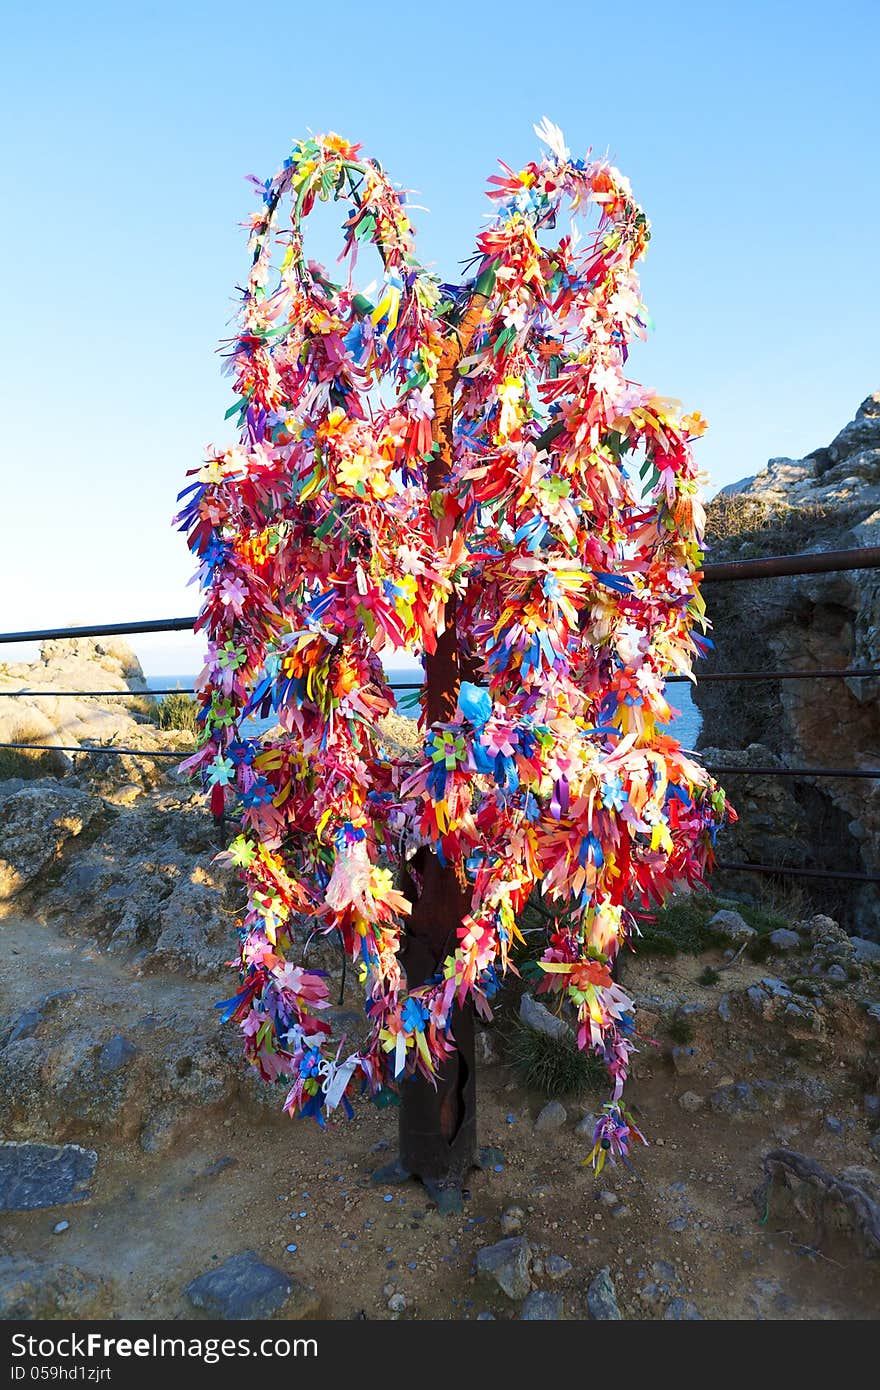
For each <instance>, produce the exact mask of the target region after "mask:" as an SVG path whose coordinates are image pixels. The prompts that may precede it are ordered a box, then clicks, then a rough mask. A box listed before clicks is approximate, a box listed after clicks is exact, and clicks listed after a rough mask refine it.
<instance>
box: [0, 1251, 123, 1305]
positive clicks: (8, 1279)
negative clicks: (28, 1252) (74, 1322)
mask: <svg viewBox="0 0 880 1390" xmlns="http://www.w3.org/2000/svg"><path fill="white" fill-rule="evenodd" d="M111 1311H112V1306H111V1290H110V1288H109V1287H108V1286H107V1285H106V1284H105V1282H104V1281H103V1280H102V1279H97V1278H95V1277H94V1276H93V1275H90V1274H86V1273H84V1272H83V1271H82V1270H81V1269H77V1268H76V1267H75V1266H68V1265H63V1264H54V1263H48V1264H40V1263H39V1262H38V1261H36V1260H32V1259H28V1258H27V1257H26V1256H24V1255H0V1321H22V1320H25V1319H27V1320H40V1321H42V1320H44V1319H47V1318H51V1319H54V1318H100V1317H102V1316H103V1317H107V1316H109V1314H110V1312H111Z"/></svg>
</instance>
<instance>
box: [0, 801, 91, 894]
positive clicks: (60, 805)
mask: <svg viewBox="0 0 880 1390" xmlns="http://www.w3.org/2000/svg"><path fill="white" fill-rule="evenodd" d="M102 810H103V806H102V803H101V801H100V799H99V798H98V797H95V796H90V795H89V794H88V793H87V792H84V791H81V790H80V789H79V788H77V787H73V786H69V785H68V784H67V783H65V782H50V781H39V782H32V783H30V784H28V785H26V786H23V787H22V788H21V789H20V790H19V791H17V792H15V793H13V795H12V796H8V797H5V798H4V799H3V800H2V801H0V904H2V903H3V902H8V901H9V899H10V898H13V897H15V895H16V894H18V893H20V892H21V890H22V889H23V888H25V887H26V886H28V885H31V884H33V883H35V881H36V880H38V879H39V877H40V876H41V875H42V874H44V873H45V871H46V870H47V869H48V868H49V867H50V866H51V865H52V864H53V862H54V861H55V859H56V858H57V856H58V855H59V853H60V852H61V850H62V849H63V848H64V847H65V845H66V844H67V842H68V841H69V840H72V839H75V838H76V836H77V835H80V834H82V832H83V830H85V829H86V828H87V827H88V826H90V825H92V823H93V822H95V821H97V820H98V819H99V818H100V816H101V813H102Z"/></svg>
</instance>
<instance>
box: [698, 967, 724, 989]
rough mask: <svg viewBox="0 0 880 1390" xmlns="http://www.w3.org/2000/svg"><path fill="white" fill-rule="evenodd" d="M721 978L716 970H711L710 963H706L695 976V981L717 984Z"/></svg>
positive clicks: (704, 983) (702, 983) (703, 983)
mask: <svg viewBox="0 0 880 1390" xmlns="http://www.w3.org/2000/svg"><path fill="white" fill-rule="evenodd" d="M720 979H721V976H720V975H719V973H718V971H717V970H713V969H712V967H711V965H707V966H706V967H705V969H703V970H701V971H700V973H699V975H698V976H697V983H698V984H701V985H717V983H718V981H719V980H720Z"/></svg>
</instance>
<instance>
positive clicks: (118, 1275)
mask: <svg viewBox="0 0 880 1390" xmlns="http://www.w3.org/2000/svg"><path fill="white" fill-rule="evenodd" d="M3 932H4V937H5V949H4V952H3V955H2V958H0V990H2V994H3V1001H4V1005H5V1007H6V1008H8V1007H10V1006H11V1005H13V1004H14V1003H15V1002H16V1001H20V1002H23V1001H24V1000H25V998H26V994H27V989H26V984H25V981H26V977H27V976H29V977H30V980H29V987H30V989H31V991H32V988H33V974H32V973H31V971H32V968H33V960H34V957H38V958H39V960H40V969H41V971H42V976H43V981H44V983H45V988H46V989H47V990H49V989H52V988H57V987H59V986H60V984H61V983H64V984H70V983H74V984H76V983H77V981H78V980H80V979H83V980H85V979H86V978H88V980H89V982H90V985H91V986H92V987H93V986H94V984H95V975H96V972H97V973H98V975H99V977H100V975H101V974H102V973H103V974H104V975H105V976H106V983H107V985H108V987H113V988H115V989H120V988H125V989H129V990H131V992H132V993H131V998H132V1003H133V1005H134V1003H135V1001H136V1004H137V1008H138V1009H139V1010H143V1009H144V1008H146V1007H149V1004H150V998H151V995H153V994H155V996H156V997H157V998H158V997H159V994H160V992H161V994H162V998H163V1000H164V1001H165V1002H166V1003H167V998H168V995H167V991H168V988H169V981H168V979H167V978H161V979H157V978H151V977H150V976H143V977H141V978H139V979H132V978H131V977H130V976H127V975H126V972H125V969H124V967H123V966H121V965H119V964H118V963H117V961H115V960H113V959H112V958H109V957H107V956H106V954H105V953H103V952H101V951H100V950H97V949H92V950H87V949H84V947H83V944H82V943H81V942H76V941H74V940H72V939H69V938H64V937H59V936H57V935H56V934H53V933H52V932H50V931H48V930H47V929H46V928H43V927H39V926H37V924H35V923H27V922H22V921H14V920H8V921H7V922H5V923H4V924H3ZM703 963H704V962H702V961H694V960H693V959H689V960H684V961H676V962H671V963H666V962H664V963H662V965H661V966H660V967H659V968H658V966H657V964H656V963H648V962H643V963H641V964H639V965H638V966H635V967H631V968H630V969H631V974H630V978H629V980H628V984H629V985H630V986H631V987H634V988H637V989H642V990H650V991H652V992H653V993H654V994H655V995H660V994H662V993H663V991H664V990H669V991H670V993H671V994H674V995H676V996H677V997H679V998H681V997H682V996H683V995H686V991H687V989H688V988H690V987H691V986H692V987H693V990H694V991H695V997H701V998H705V991H703V992H702V994H701V993H700V991H701V987H700V986H698V985H697V984H696V975H697V973H698V971H699V969H700V968H701V966H702V964H703ZM28 967H30V968H28ZM741 969H742V971H744V972H745V976H746V977H747V976H748V974H749V972H751V971H755V972H756V973H757V974H761V973H764V974H766V967H752V966H744V967H742V968H741ZM743 982H744V981H742V980H740V981H739V982H738V983H739V984H740V985H742V983H743ZM177 988H178V989H179V990H180V991H181V999H180V1002H181V1004H184V1003H185V1004H186V1005H188V1006H189V1007H190V1008H193V1009H198V1008H203V1009H204V1010H205V1013H206V1018H210V1010H211V1004H212V1003H213V1000H214V998H215V997H218V995H217V990H216V987H213V986H211V985H199V984H194V983H193V984H184V983H180V984H179V985H178V986H177ZM352 1002H354V997H353V996H352ZM716 1084H717V1083H716ZM689 1089H697V1090H703V1091H705V1089H706V1083H705V1081H703V1083H702V1085H700V1084H699V1083H698V1081H696V1080H694V1079H693V1078H684V1077H681V1076H678V1075H676V1074H675V1072H674V1071H673V1069H672V1067H671V1065H670V1064H669V1063H668V1062H667V1061H666V1060H664V1059H663V1058H662V1057H661V1056H660V1055H659V1053H656V1054H653V1055H649V1056H646V1057H645V1058H644V1059H643V1060H642V1062H641V1065H640V1067H639V1068H638V1070H637V1075H636V1077H635V1078H634V1080H633V1082H632V1084H631V1086H630V1090H629V1102H630V1104H631V1105H632V1106H633V1107H635V1108H637V1111H638V1114H639V1117H640V1121H641V1122H642V1123H643V1124H644V1127H645V1129H646V1132H647V1134H648V1136H649V1138H650V1140H651V1145H650V1147H649V1148H646V1149H645V1148H638V1150H637V1151H636V1153H635V1156H634V1162H633V1166H632V1170H631V1171H629V1172H628V1171H626V1170H625V1169H623V1168H617V1169H612V1170H610V1171H609V1172H606V1174H604V1175H603V1176H602V1177H601V1178H600V1179H598V1180H597V1179H596V1178H594V1177H593V1175H592V1173H591V1171H590V1170H589V1169H588V1168H586V1167H584V1166H583V1164H582V1160H583V1158H584V1157H585V1154H586V1151H587V1148H588V1144H587V1142H586V1141H585V1140H583V1139H581V1138H579V1137H578V1136H577V1135H576V1134H575V1133H574V1122H575V1121H576V1120H577V1119H578V1118H579V1116H580V1115H581V1114H582V1113H583V1112H584V1111H585V1110H587V1109H594V1108H596V1102H595V1101H594V1102H593V1104H592V1105H590V1104H589V1098H587V1100H586V1101H584V1102H581V1103H574V1102H567V1106H568V1110H569V1122H568V1124H567V1125H566V1126H564V1127H563V1128H562V1129H561V1130H559V1131H557V1132H556V1133H554V1134H544V1133H536V1132H535V1129H534V1118H535V1116H536V1114H537V1112H538V1111H539V1109H540V1107H541V1106H542V1104H543V1103H544V1099H545V1098H543V1097H539V1096H537V1095H533V1094H529V1093H528V1092H527V1091H526V1090H524V1089H523V1087H522V1086H521V1085H520V1084H519V1082H518V1081H517V1080H516V1079H515V1078H514V1077H513V1076H512V1075H511V1073H510V1072H509V1071H508V1069H507V1067H506V1066H505V1065H503V1064H500V1065H494V1066H490V1067H486V1068H484V1069H483V1071H482V1072H481V1075H480V1080H479V1108H480V1141H481V1143H483V1144H493V1145H497V1146H499V1147H500V1148H501V1149H502V1150H503V1153H504V1162H503V1165H499V1166H500V1168H501V1171H495V1170H494V1168H493V1169H490V1170H489V1171H487V1172H476V1171H475V1172H474V1174H473V1177H472V1180H471V1182H470V1187H469V1190H468V1194H467V1199H466V1201H465V1207H464V1212H463V1213H462V1215H461V1216H451V1217H450V1216H446V1217H441V1216H439V1215H438V1214H437V1213H436V1211H435V1210H434V1209H433V1207H432V1206H431V1205H430V1203H429V1202H428V1201H427V1199H426V1197H425V1194H424V1193H423V1191H422V1189H421V1188H420V1187H419V1186H418V1185H416V1184H414V1183H410V1184H407V1185H405V1186H403V1187H398V1188H390V1187H389V1188H381V1187H380V1188H376V1187H375V1186H373V1185H371V1183H370V1179H369V1174H370V1172H371V1171H372V1169H373V1168H374V1167H375V1166H376V1165H377V1164H380V1163H383V1162H385V1161H387V1159H388V1158H389V1157H391V1156H393V1152H394V1140H395V1132H396V1114H395V1112H394V1111H388V1110H385V1111H378V1110H376V1109H375V1108H374V1107H373V1106H371V1105H369V1104H368V1103H364V1104H361V1105H359V1106H358V1107H357V1113H356V1116H355V1118H354V1120H352V1121H343V1122H341V1123H339V1124H334V1125H333V1126H332V1128H331V1130H330V1131H329V1132H328V1133H322V1132H321V1131H320V1130H319V1129H318V1128H317V1126H314V1125H312V1124H309V1123H303V1122H291V1121H290V1120H288V1119H287V1118H286V1117H284V1116H283V1115H281V1114H280V1113H278V1114H274V1113H273V1112H271V1111H269V1110H266V1109H263V1108H261V1107H257V1106H253V1105H249V1104H245V1103H242V1104H241V1105H237V1106H235V1107H234V1108H230V1110H229V1112H228V1113H217V1112H216V1111H209V1110H202V1111H194V1113H193V1114H192V1116H191V1121H190V1120H189V1119H188V1121H187V1125H186V1127H185V1129H184V1131H183V1133H182V1134H181V1135H180V1136H179V1137H178V1139H177V1140H176V1142H175V1144H174V1147H173V1148H172V1149H171V1150H170V1151H168V1152H165V1153H162V1154H152V1155H150V1154H145V1153H144V1152H142V1151H141V1149H140V1147H139V1146H138V1145H137V1144H132V1145H126V1146H122V1147H117V1148H114V1146H113V1145H112V1143H111V1142H110V1141H109V1138H108V1135H107V1134H103V1135H97V1136H96V1137H95V1141H94V1147H95V1148H96V1149H97V1150H98V1153H99V1163H98V1168H97V1172H96V1180H95V1183H94V1188H93V1197H92V1200H91V1201H90V1202H89V1203H87V1204H83V1205H78V1206H71V1207H68V1208H65V1209H64V1210H63V1211H62V1210H60V1209H58V1208H55V1209H53V1210H51V1211H42V1212H33V1213H21V1214H13V1215H8V1216H6V1217H5V1218H4V1222H3V1228H2V1235H0V1244H2V1246H4V1247H5V1248H6V1250H7V1251H16V1252H18V1251H21V1252H25V1253H27V1254H29V1255H31V1256H34V1257H36V1258H38V1259H41V1260H43V1259H47V1258H49V1257H51V1258H52V1259H54V1260H63V1262H64V1263H65V1264H71V1265H75V1266H77V1267H79V1268H80V1269H82V1270H83V1271H85V1272H87V1273H90V1274H93V1275H96V1276H100V1277H101V1278H103V1279H105V1280H107V1281H109V1284H108V1297H109V1300H110V1306H111V1307H112V1309H113V1311H114V1312H115V1314H116V1315H118V1316H119V1317H122V1318H130V1317H138V1316H148V1317H171V1318H186V1317H191V1316H192V1315H193V1313H192V1309H191V1306H190V1305H189V1303H188V1301H187V1300H186V1298H185V1297H184V1294H183V1289H184V1287H185V1285H186V1284H187V1282H188V1281H189V1280H190V1279H192V1278H193V1277H195V1276H196V1275H199V1274H201V1273H203V1272H204V1271H205V1270H207V1269H209V1268H211V1267H212V1266H213V1265H215V1264H217V1263H220V1262H221V1261H223V1260H224V1259H225V1258H227V1257H228V1256H229V1255H231V1254H234V1253H236V1252H239V1251H242V1250H246V1249H253V1250H255V1251H257V1252H258V1254H259V1255H260V1256H262V1257H263V1258H264V1259H266V1260H267V1261H269V1262H270V1263H272V1264H275V1265H277V1266H278V1267H280V1268H282V1269H285V1270H289V1271H290V1273H292V1274H295V1275H296V1276H297V1277H298V1278H300V1279H302V1280H303V1281H305V1282H306V1283H308V1284H311V1285H314V1287H315V1288H316V1289H317V1290H318V1292H319V1294H320V1296H321V1300H322V1302H321V1316H322V1317H324V1318H328V1319H351V1318H356V1317H363V1316H366V1317H367V1318H391V1317H393V1316H394V1314H392V1313H391V1312H390V1311H389V1310H388V1307H387V1304H388V1299H389V1297H390V1295H391V1294H392V1293H394V1292H400V1293H402V1294H403V1295H404V1297H405V1299H406V1305H407V1306H406V1311H405V1312H404V1313H403V1314H402V1316H404V1317H415V1318H440V1319H462V1318H473V1317H476V1316H477V1314H478V1313H479V1312H481V1311H491V1312H493V1313H494V1314H495V1316H496V1317H499V1318H503V1317H508V1318H509V1317H516V1316H517V1315H518V1305H515V1304H512V1303H511V1302H510V1301H509V1300H507V1299H506V1297H505V1295H503V1294H502V1293H500V1292H499V1291H498V1290H497V1289H495V1288H494V1286H493V1285H490V1284H487V1283H486V1282H485V1281H484V1280H483V1279H482V1278H481V1279H480V1280H479V1281H477V1279H476V1278H475V1276H474V1274H473V1260H474V1256H475V1252H476V1251H477V1249H478V1248H479V1247H480V1246H481V1245H485V1244H490V1243H492V1242H494V1241H496V1240H498V1239H499V1238H500V1237H501V1228H500V1224H499V1222H500V1216H501V1213H502V1212H503V1211H504V1209H505V1208H506V1207H508V1206H509V1205H510V1204H512V1203H516V1204H518V1205H519V1206H521V1207H522V1208H523V1209H524V1211H525V1226H524V1229H525V1232H526V1234H527V1236H528V1238H529V1240H530V1242H531V1243H532V1245H533V1247H534V1248H535V1249H536V1251H537V1253H538V1257H539V1258H541V1257H542V1255H546V1254H549V1253H556V1254H559V1255H563V1256H565V1258H566V1259H568V1260H569V1261H570V1262H571V1266H572V1268H571V1271H570V1273H569V1274H567V1275H566V1277H565V1278H564V1279H562V1280H560V1281H559V1282H558V1283H556V1284H552V1283H551V1281H550V1280H549V1278H547V1277H546V1276H544V1277H538V1278H536V1279H535V1284H536V1286H539V1287H547V1288H553V1289H554V1290H555V1291H556V1292H559V1293H561V1294H562V1295H563V1298H564V1306H565V1315H566V1316H567V1317H569V1318H584V1317H585V1316H586V1305H585V1301H584V1294H585V1291H586V1288H587V1286H588V1284H589V1282H590V1280H591V1278H592V1276H593V1275H594V1274H595V1273H596V1271H597V1270H598V1269H600V1268H601V1267H602V1266H605V1265H608V1266H610V1269H611V1271H612V1276H613V1278H614V1281H615V1284H616V1287H617V1293H618V1299H619V1302H620V1306H621V1309H622V1311H623V1314H624V1316H625V1317H628V1318H657V1317H662V1316H663V1312H664V1308H665V1307H666V1306H667V1305H668V1302H669V1300H670V1298H671V1297H673V1296H675V1295H679V1296H681V1297H684V1298H687V1299H689V1300H691V1301H692V1302H693V1303H694V1304H695V1305H696V1306H697V1308H698V1309H699V1312H700V1313H701V1315H702V1316H703V1317H704V1318H728V1319H754V1318H759V1317H761V1318H769V1319H778V1318H783V1319H790V1318H833V1319H837V1318H842V1319H848V1318H872V1317H876V1315H877V1313H878V1310H880V1260H874V1261H868V1260H866V1259H865V1258H864V1256H863V1254H862V1251H861V1248H860V1246H859V1245H858V1243H857V1241H856V1240H855V1239H854V1238H853V1237H852V1236H851V1235H850V1234H847V1233H844V1232H841V1231H836V1230H835V1229H834V1228H833V1227H829V1229H826V1230H824V1231H823V1232H821V1233H819V1234H817V1232H816V1231H815V1230H814V1229H811V1228H810V1226H809V1224H807V1223H805V1222H804V1221H803V1220H802V1219H801V1218H800V1217H797V1216H795V1217H794V1219H792V1214H791V1210H790V1208H788V1209H787V1211H782V1210H780V1212H779V1215H778V1216H777V1214H776V1213H775V1212H774V1204H771V1208H770V1215H769V1219H768V1220H767V1222H766V1224H761V1223H760V1221H759V1219H758V1214H757V1212H756V1209H755V1206H754V1204H753V1201H752V1198H751V1194H752V1192H753V1190H754V1188H755V1187H756V1186H757V1185H758V1183H759V1181H760V1178H761V1159H762V1156H763V1154H764V1152H766V1150H767V1149H768V1148H770V1147H773V1146H775V1145H776V1144H778V1143H779V1142H780V1141H784V1142H786V1143H788V1144H790V1145H791V1146H792V1147H795V1148H798V1149H801V1150H802V1151H804V1152H807V1153H810V1154H812V1155H813V1156H814V1157H816V1158H817V1159H819V1160H820V1161H821V1162H826V1163H828V1164H829V1165H830V1166H832V1167H834V1168H835V1169H837V1170H839V1169H840V1168H841V1167H842V1166H844V1165H845V1164H846V1163H862V1164H865V1163H868V1164H873V1166H874V1168H875V1171H876V1167H877V1165H876V1161H875V1160H873V1159H872V1157H871V1154H870V1152H869V1151H868V1149H867V1137H868V1136H867V1129H866V1126H865V1125H864V1123H863V1122H862V1121H861V1120H859V1119H857V1118H855V1119H853V1123H852V1125H851V1126H850V1127H849V1128H847V1129H846V1131H845V1133H844V1134H843V1135H842V1136H840V1137H837V1136H835V1135H833V1134H831V1133H830V1132H828V1130H827V1128H826V1126H825V1124H824V1114H819V1113H816V1114H813V1113H810V1109H809V1106H808V1105H805V1106H804V1107H802V1108H799V1109H795V1110H791V1109H789V1110H787V1111H785V1112H780V1113H776V1114H772V1115H770V1116H763V1115H753V1116H749V1117H747V1118H746V1119H744V1120H738V1121H731V1120H729V1119H726V1118H724V1117H719V1116H715V1115H713V1114H712V1113H711V1112H710V1111H709V1108H708V1106H705V1107H704V1108H703V1109H701V1110H699V1111H698V1112H696V1113H693V1114H692V1113H688V1112H687V1111H685V1110H683V1109H682V1107H681V1106H680V1105H679V1104H678V1097H679V1096H680V1095H681V1094H682V1093H683V1092H684V1091H686V1090H689ZM839 1113H841V1114H844V1115H851V1116H854V1117H856V1116H857V1115H858V1092H857V1089H856V1088H855V1087H854V1084H853V1080H852V1078H850V1077H848V1076H844V1075H843V1073H841V1081H840V1107H839ZM18 1137H20V1136H18ZM608 1190H612V1191H613V1192H615V1193H616V1194H617V1195H618V1198H619V1199H620V1201H619V1204H618V1209H617V1212H618V1214H613V1213H612V1204H610V1203H608V1199H607V1198H605V1199H601V1200H600V1194H601V1193H602V1192H603V1191H604V1192H607V1191H608ZM606 1203H607V1204H606ZM620 1206H622V1207H623V1210H622V1211H620V1210H619V1207H620ZM61 1217H64V1218H67V1219H68V1220H69V1222H70V1226H69V1229H68V1230H66V1231H65V1232H64V1233H63V1234H59V1235H54V1234H53V1233H52V1228H53V1226H54V1224H55V1223H56V1222H57V1221H58V1220H59V1219H60V1218H61ZM289 1245H296V1247H297V1248H296V1250H295V1251H288V1249H287V1247H288V1246H289ZM657 1262H664V1264H665V1265H666V1266H671V1267H672V1268H671V1269H668V1268H664V1267H663V1265H660V1266H657ZM655 1266H656V1267H655ZM651 1283H654V1284H656V1283H660V1284H666V1285H667V1286H668V1289H667V1292H666V1294H665V1295H663V1296H660V1297H657V1296H656V1295H655V1296H654V1298H653V1300H652V1298H651V1296H650V1294H649V1296H648V1297H647V1298H643V1297H642V1296H641V1291H642V1290H643V1289H644V1288H645V1286H646V1285H648V1284H651Z"/></svg>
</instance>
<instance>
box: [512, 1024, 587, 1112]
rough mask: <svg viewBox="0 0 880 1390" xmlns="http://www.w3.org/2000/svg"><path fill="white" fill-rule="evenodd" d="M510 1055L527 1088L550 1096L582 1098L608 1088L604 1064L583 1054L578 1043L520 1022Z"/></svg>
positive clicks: (514, 1034)
mask: <svg viewBox="0 0 880 1390" xmlns="http://www.w3.org/2000/svg"><path fill="white" fill-rule="evenodd" d="M506 1041H507V1055H508V1060H509V1061H510V1063H511V1065H512V1066H513V1068H514V1069H515V1070H516V1071H517V1072H518V1073H519V1075H520V1077H521V1078H522V1080H523V1081H524V1082H525V1084H526V1085H527V1086H529V1087H531V1088H532V1089H534V1090H536V1091H540V1092H541V1093H542V1094H543V1095H546V1096H564V1095H572V1096H574V1095H581V1094H582V1093H583V1092H585V1091H601V1090H607V1088H608V1072H607V1070H606V1068H605V1064H604V1062H602V1061H601V1060H600V1058H598V1057H596V1056H595V1055H594V1054H593V1053H592V1052H581V1051H580V1050H579V1049H578V1047H577V1045H576V1044H575V1041H574V1039H573V1038H572V1039H571V1041H570V1042H569V1041H566V1040H564V1039H562V1038H551V1037H549V1036H548V1035H547V1034H546V1033H539V1032H537V1031H536V1030H535V1029H534V1028H529V1027H527V1025H526V1024H524V1023H521V1022H520V1021H519V1020H518V1019H517V1020H516V1021H515V1022H514V1023H513V1024H512V1025H511V1028H510V1032H509V1034H508V1036H507V1040H506Z"/></svg>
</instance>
